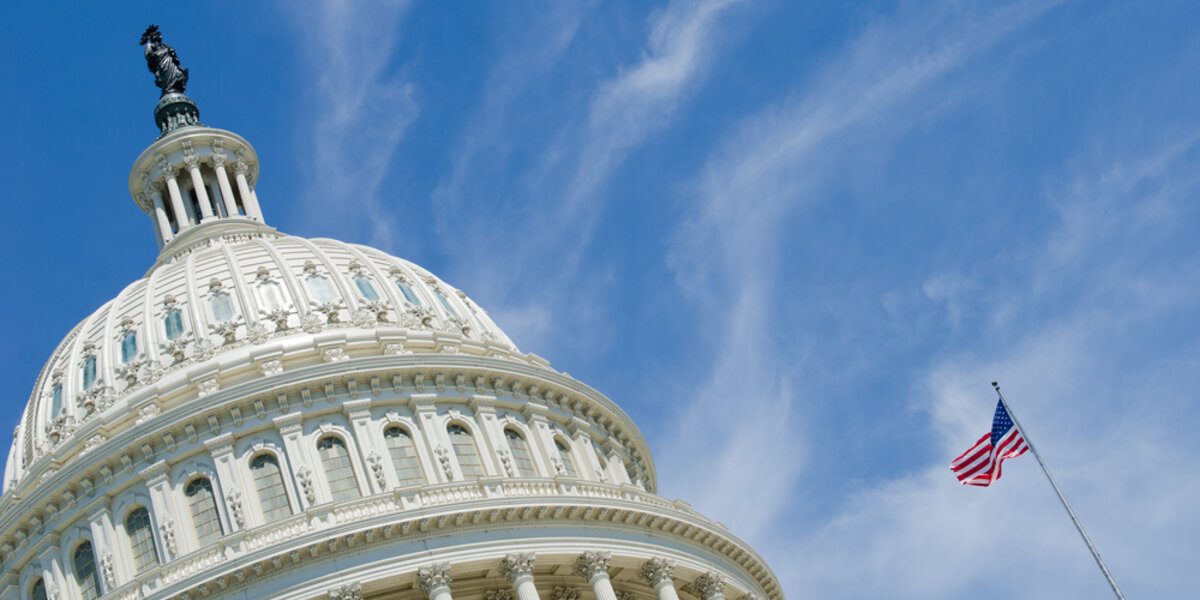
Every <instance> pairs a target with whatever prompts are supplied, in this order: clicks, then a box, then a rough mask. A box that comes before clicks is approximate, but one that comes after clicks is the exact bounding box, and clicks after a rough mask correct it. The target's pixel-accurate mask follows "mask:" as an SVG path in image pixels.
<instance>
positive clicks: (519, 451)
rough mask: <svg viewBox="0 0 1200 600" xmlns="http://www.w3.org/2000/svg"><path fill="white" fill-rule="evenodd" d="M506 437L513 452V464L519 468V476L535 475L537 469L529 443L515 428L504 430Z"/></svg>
mask: <svg viewBox="0 0 1200 600" xmlns="http://www.w3.org/2000/svg"><path fill="white" fill-rule="evenodd" d="M504 439H505V440H507V441H508V449H509V451H511V452H512V456H513V466H515V467H516V468H517V477H533V476H535V475H537V470H536V469H534V467H533V457H532V456H530V455H529V444H528V443H526V442H525V438H524V437H522V436H521V434H520V433H519V432H517V431H516V430H513V429H505V430H504Z"/></svg>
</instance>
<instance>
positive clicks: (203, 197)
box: [183, 154, 213, 222]
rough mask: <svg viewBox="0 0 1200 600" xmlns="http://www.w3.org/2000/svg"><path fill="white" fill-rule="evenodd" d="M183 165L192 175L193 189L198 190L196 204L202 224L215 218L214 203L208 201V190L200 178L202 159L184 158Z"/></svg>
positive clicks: (190, 156)
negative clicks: (198, 207)
mask: <svg viewBox="0 0 1200 600" xmlns="http://www.w3.org/2000/svg"><path fill="white" fill-rule="evenodd" d="M183 164H184V166H186V167H187V169H188V172H189V173H191V174H192V188H193V189H195V190H196V203H197V204H199V205H200V212H201V214H203V217H202V218H201V219H200V221H201V222H204V221H207V220H209V219H211V218H213V209H212V202H211V201H210V200H209V199H208V190H206V189H204V178H203V177H201V176H200V157H198V156H196V155H194V154H190V155H187V156H184V157H183Z"/></svg>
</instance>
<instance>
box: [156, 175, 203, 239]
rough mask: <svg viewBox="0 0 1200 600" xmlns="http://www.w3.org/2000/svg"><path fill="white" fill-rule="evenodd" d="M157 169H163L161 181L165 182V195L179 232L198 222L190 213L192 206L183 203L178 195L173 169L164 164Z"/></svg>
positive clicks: (177, 185) (180, 195) (177, 184)
mask: <svg viewBox="0 0 1200 600" xmlns="http://www.w3.org/2000/svg"><path fill="white" fill-rule="evenodd" d="M159 167H160V168H162V169H163V180H164V181H166V182H167V195H169V196H170V197H171V210H173V211H175V221H176V222H177V223H178V224H179V230H180V231H183V230H184V229H186V228H188V227H190V226H192V225H195V224H196V223H198V222H199V221H198V220H197V219H196V215H195V213H193V212H192V204H191V203H190V202H189V203H187V204H184V203H183V195H182V194H180V193H179V182H178V181H176V180H175V167H174V166H172V165H168V164H166V163H165V162H163V163H160V164H159Z"/></svg>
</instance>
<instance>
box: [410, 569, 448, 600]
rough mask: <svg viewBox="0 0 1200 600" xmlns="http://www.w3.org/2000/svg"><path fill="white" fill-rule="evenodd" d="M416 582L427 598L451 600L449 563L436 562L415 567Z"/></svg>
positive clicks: (430, 599) (431, 599)
mask: <svg viewBox="0 0 1200 600" xmlns="http://www.w3.org/2000/svg"><path fill="white" fill-rule="evenodd" d="M417 584H418V585H420V586H421V590H422V591H423V592H425V595H426V596H429V600H451V598H450V563H438V564H434V565H429V566H428V567H421V568H420V569H417Z"/></svg>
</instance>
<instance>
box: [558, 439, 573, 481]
mask: <svg viewBox="0 0 1200 600" xmlns="http://www.w3.org/2000/svg"><path fill="white" fill-rule="evenodd" d="M554 446H555V447H556V448H558V459H559V460H561V461H562V464H563V471H566V475H567V477H577V476H578V472H577V471H576V470H575V461H573V460H571V451H570V450H569V449H567V445H566V444H564V443H562V442H561V441H559V440H554Z"/></svg>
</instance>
